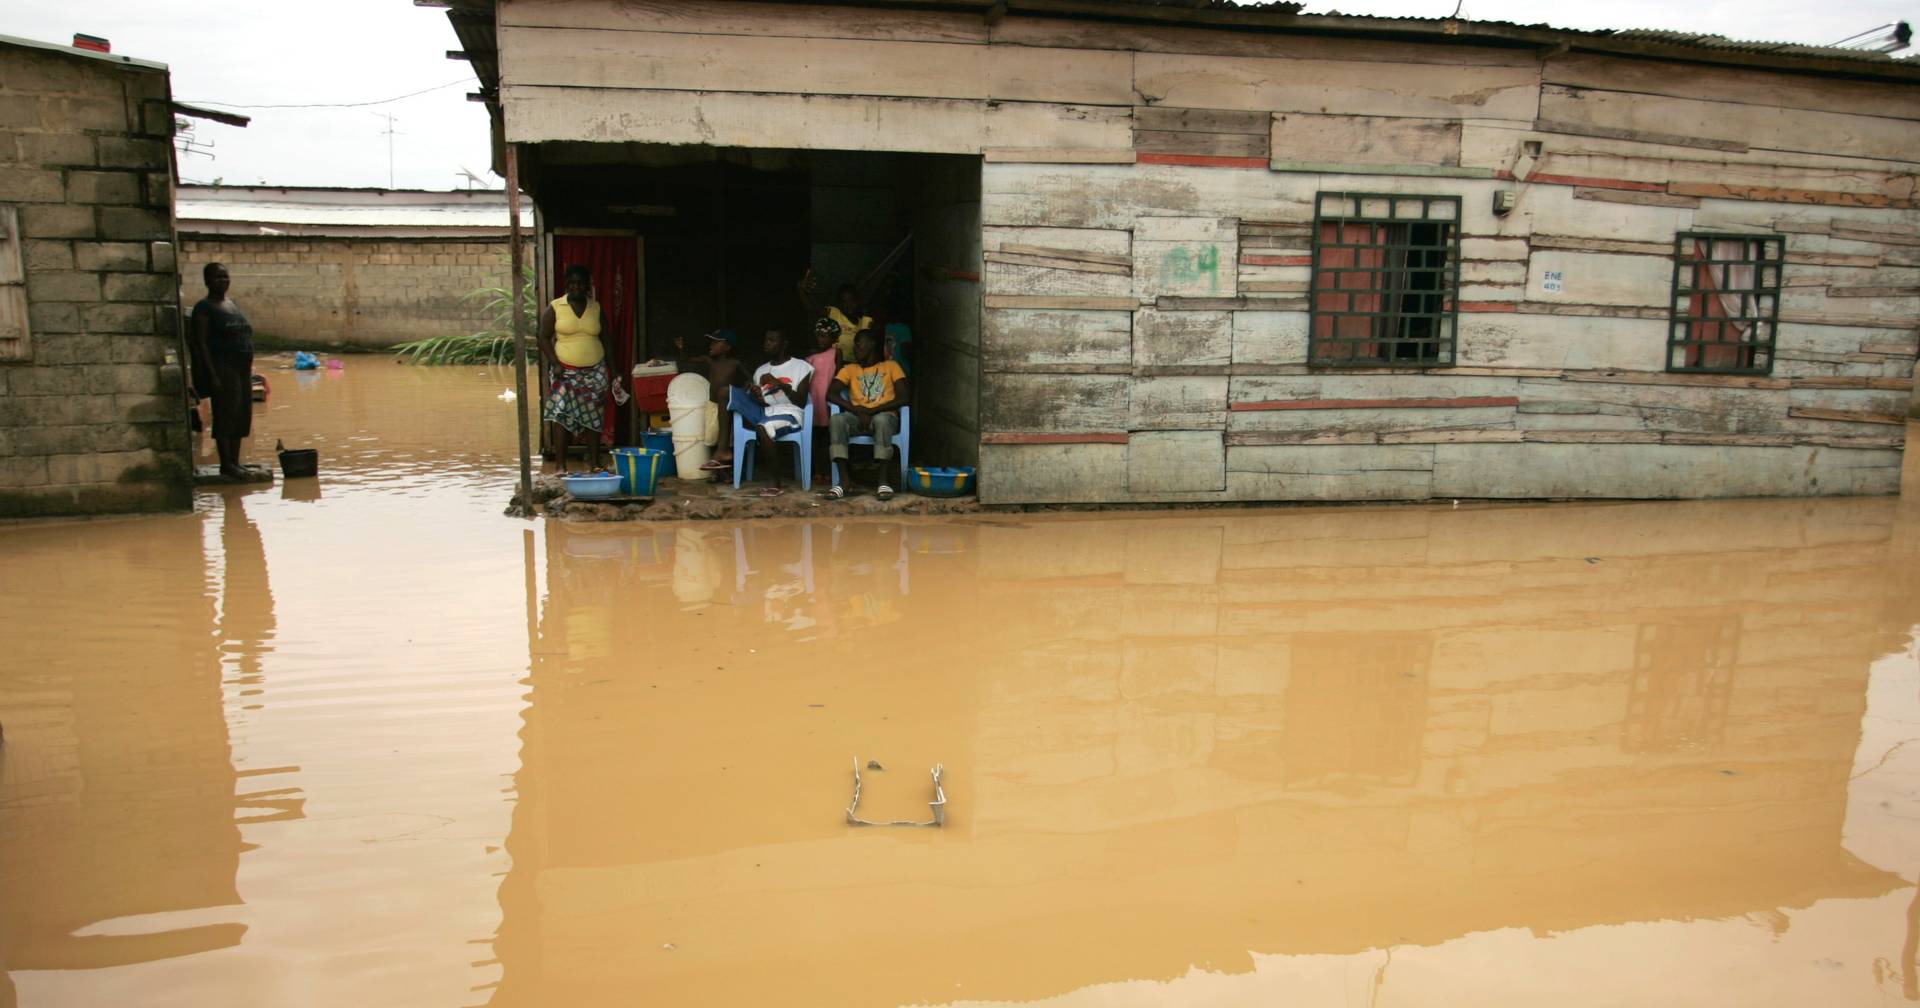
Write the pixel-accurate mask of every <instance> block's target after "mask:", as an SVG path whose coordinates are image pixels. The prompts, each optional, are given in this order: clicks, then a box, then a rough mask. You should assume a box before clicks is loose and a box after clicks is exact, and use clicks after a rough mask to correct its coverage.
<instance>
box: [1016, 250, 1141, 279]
mask: <svg viewBox="0 0 1920 1008" xmlns="http://www.w3.org/2000/svg"><path fill="white" fill-rule="evenodd" d="M983 258H985V259H986V261H987V262H990V263H1000V264H1002V265H1006V266H1038V267H1041V268H1043V269H1058V270H1073V271H1076V272H1080V273H1107V274H1111V275H1113V276H1132V275H1133V266H1132V265H1131V264H1129V265H1126V266H1115V265H1112V264H1110V263H1100V262H1088V261H1086V260H1084V259H1064V258H1059V257H1056V256H1037V255H1021V254H1017V253H1011V252H987V253H984V255H983Z"/></svg>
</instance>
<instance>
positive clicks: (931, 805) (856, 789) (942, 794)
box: [847, 756, 947, 828]
mask: <svg viewBox="0 0 1920 1008" xmlns="http://www.w3.org/2000/svg"><path fill="white" fill-rule="evenodd" d="M945 768H946V764H944V763H936V764H934V767H933V800H932V801H930V802H928V803H927V808H928V809H929V810H931V811H932V813H933V818H932V819H929V820H927V821H926V822H914V821H912V820H910V819H895V820H893V821H892V822H874V821H872V820H870V819H862V818H860V757H858V756H855V757H854V758H853V801H851V802H849V803H848V804H847V825H849V826H930V827H936V828H937V827H940V826H945V825H946V824H947V792H946V789H945V788H942V787H941V786H940V772H941V771H942V770H944V769H945Z"/></svg>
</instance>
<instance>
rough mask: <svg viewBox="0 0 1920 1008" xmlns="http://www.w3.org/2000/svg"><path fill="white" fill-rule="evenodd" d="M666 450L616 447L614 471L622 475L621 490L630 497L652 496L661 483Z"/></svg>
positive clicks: (667, 456) (614, 451)
mask: <svg viewBox="0 0 1920 1008" xmlns="http://www.w3.org/2000/svg"><path fill="white" fill-rule="evenodd" d="M670 457H671V456H669V455H667V453H666V452H662V451H654V450H653V449H651V448H615V449H614V450H613V471H614V472H615V473H617V474H619V476H620V492H621V493H622V494H624V495H626V496H628V497H651V496H653V494H654V490H655V488H656V487H657V486H658V485H659V483H660V477H661V476H662V475H663V473H662V472H661V470H662V468H663V467H664V460H665V459H667V458H670Z"/></svg>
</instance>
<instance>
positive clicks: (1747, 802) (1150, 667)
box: [492, 500, 1920, 1005]
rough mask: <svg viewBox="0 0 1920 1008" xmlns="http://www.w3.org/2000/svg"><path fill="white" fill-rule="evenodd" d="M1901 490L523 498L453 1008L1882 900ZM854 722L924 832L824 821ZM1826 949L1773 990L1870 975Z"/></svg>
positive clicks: (997, 984) (1292, 951)
mask: <svg viewBox="0 0 1920 1008" xmlns="http://www.w3.org/2000/svg"><path fill="white" fill-rule="evenodd" d="M1905 520H1907V521H1910V520H1911V517H1910V516H1908V518H1907V519H1905ZM1902 523H1903V519H1902V514H1901V510H1900V505H1899V502H1897V501H1892V500H1831V501H1818V502H1798V501H1741V502H1698V503H1674V504H1653V505H1633V506H1569V507H1556V508H1506V509H1484V510H1475V511H1458V512H1455V511H1440V510H1424V509H1388V510H1355V511H1337V512H1289V513H1270V514H1263V515H1249V514H1231V515H1219V516H1213V515H1208V516H1171V515H1156V516H1151V517H1141V518H1117V519H1046V520H1028V521H1014V520H986V521H978V522H974V523H970V524H966V525H955V524H948V523H942V524H920V523H913V522H908V523H882V522H875V523H839V524H835V523H795V524H785V525H781V524H761V525H756V526H754V527H752V528H748V529H739V530H734V529H727V528H708V527H684V526H683V527H673V528H669V529H655V530H641V531H629V530H608V529H605V528H600V527H592V528H574V527H568V526H562V525H556V526H553V527H552V528H551V529H550V531H549V538H548V544H549V548H548V553H547V557H546V562H547V567H546V576H545V581H544V584H545V590H544V593H543V594H544V598H543V599H542V600H541V601H540V608H541V616H540V624H539V626H540V633H539V635H538V637H537V639H536V642H535V644H534V674H533V679H532V693H531V703H530V706H529V707H528V709H527V712H526V719H527V727H526V739H527V747H526V749H525V750H524V752H523V767H522V769H521V771H520V773H519V774H518V775H516V786H517V789H518V791H519V794H520V797H521V801H520V804H519V806H518V808H517V809H516V813H515V820H514V829H513V832H512V834H511V835H510V837H509V840H508V846H509V852H510V853H511V854H512V855H513V861H514V867H513V869H512V871H511V872H510V873H509V875H508V878H507V880H506V881H505V882H504V883H503V885H502V887H501V902H502V907H503V910H504V911H505V918H504V922H503V924H502V927H501V931H500V936H499V940H498V942H497V943H496V950H497V954H498V956H499V958H500V959H501V961H502V963H503V967H504V976H503V979H502V983H501V985H500V987H499V988H498V989H497V990H496V991H495V992H494V996H493V1000H492V1003H494V1004H502V1005H511V1004H539V1003H553V1002H555V1001H558V1002H561V1003H566V1002H581V1003H585V1002H590V1001H593V1000H594V999H596V998H598V997H604V996H605V995H606V993H607V992H609V991H615V990H631V989H646V990H649V991H653V992H658V994H659V996H660V997H661V998H662V999H663V1000H665V1001H669V1002H672V1001H679V1000H684V999H697V1000H700V1001H702V1002H703V1003H742V1004H744V1003H766V1002H770V1001H793V1002H797V1003H838V1004H904V1003H922V1002H926V1001H944V1000H948V999H949V998H957V999H964V1000H973V999H982V1000H985V1001H992V1002H1000V1001H1025V1000H1029V999H1034V998H1048V997H1056V996H1063V995H1065V994H1066V993H1067V992H1072V991H1076V990H1081V989H1083V988H1084V989H1087V990H1088V991H1089V992H1091V991H1096V990H1097V991H1098V992H1099V995H1098V997H1099V998H1107V997H1117V996H1120V994H1121V993H1123V989H1122V988H1116V987H1115V986H1114V984H1113V982H1114V981H1118V980H1122V979H1140V980H1155V981H1171V980H1176V979H1179V978H1191V977H1192V976H1195V975H1197V974H1194V973H1193V972H1192V971H1195V970H1198V971H1201V973H1202V974H1204V975H1207V976H1220V977H1227V976H1233V975H1245V976H1246V977H1247V982H1249V983H1269V984H1271V985H1270V986H1267V987H1258V988H1235V989H1239V990H1240V991H1241V994H1240V995H1236V996H1247V995H1250V994H1251V993H1252V991H1253V990H1256V989H1257V990H1260V991H1264V992H1266V993H1267V994H1272V995H1275V996H1279V995H1282V994H1286V995H1293V994H1298V993H1299V991H1300V989H1301V988H1298V987H1296V986H1294V985H1292V984H1291V982H1290V981H1274V980H1273V974H1272V970H1271V969H1270V966H1271V964H1272V963H1273V962H1276V961H1285V962H1288V963H1297V962H1300V961H1306V960H1312V959H1314V958H1315V957H1321V958H1325V957H1328V956H1334V957H1343V958H1341V960H1340V961H1343V962H1346V961H1349V960H1350V959H1351V957H1354V956H1359V957H1361V958H1362V959H1363V960H1364V959H1365V958H1366V957H1367V956H1370V955H1373V954H1374V952H1373V950H1382V949H1389V950H1391V949H1399V950H1405V949H1406V948H1408V947H1427V948H1429V949H1452V948H1454V947H1455V946H1456V945H1459V944H1460V943H1466V944H1467V945H1473V943H1474V942H1477V941H1479V940H1480V939H1479V938H1477V937H1474V936H1479V935H1488V934H1491V935H1504V934H1509V933H1521V934H1531V935H1534V936H1545V935H1552V934H1562V933H1578V934H1581V935H1585V934H1588V933H1596V932H1595V929H1599V930H1601V931H1604V929H1600V928H1599V926H1602V925H1620V924H1635V925H1636V926H1638V927H1641V928H1643V929H1648V933H1649V938H1648V940H1650V941H1657V940H1658V939H1655V938H1654V937H1653V936H1652V933H1651V929H1653V928H1654V927H1655V925H1652V924H1641V923H1639V922H1658V921H1673V922H1687V921H1696V922H1706V921H1718V920H1738V919H1742V918H1745V917H1747V916H1750V915H1751V916H1755V917H1759V918H1767V917H1768V915H1771V917H1772V918H1777V920H1778V924H1777V926H1778V927H1780V928H1788V927H1789V922H1790V921H1793V920H1795V919H1806V920H1811V919H1813V918H1814V917H1815V916H1817V915H1818V914H1821V913H1826V912H1828V911H1827V909H1825V908H1828V907H1830V906H1832V905H1844V906H1854V907H1861V908H1871V907H1878V906H1880V905H1881V903H1880V901H1881V900H1882V899H1884V898H1894V899H1897V900H1898V902H1899V905H1900V907H1901V908H1902V909H1904V908H1905V907H1906V905H1907V904H1908V902H1909V895H1908V893H1907V892H1906V888H1907V886H1909V885H1910V882H1908V881H1906V880H1904V879H1903V878H1902V877H1901V876H1900V875H1899V874H1897V873H1896V871H1905V870H1908V869H1907V867H1906V866H1904V865H1901V866H1898V868H1897V869H1894V868H1891V867H1890V866H1883V865H1878V864H1874V863H1868V862H1863V861H1862V860H1861V859H1860V858H1859V857H1857V856H1856V855H1854V854H1853V853H1852V852H1851V851H1850V849H1849V848H1848V847H1847V846H1846V845H1845V844H1844V843H1843V823H1844V822H1845V821H1846V819H1847V816H1848V809H1849V777H1850V775H1851V774H1852V773H1853V770H1854V760H1855V755H1856V747H1857V746H1858V744H1859V742H1860V738H1861V736H1860V725H1861V721H1862V718H1863V716H1864V715H1865V713H1866V698H1867V691H1868V683H1869V675H1870V672H1869V670H1870V667H1871V666H1872V665H1873V663H1874V662H1875V660H1876V659H1879V658H1881V657H1882V656H1885V655H1887V654H1889V653H1893V652H1899V651H1902V650H1903V649H1905V648H1906V646H1907V642H1908V639H1909V635H1910V632H1911V630H1912V628H1913V626H1914V625H1915V623H1916V621H1920V601H1916V595H1917V593H1916V592H1915V590H1914V589H1915V588H1916V581H1915V574H1914V572H1913V567H1914V564H1913V560H1914V557H1913V556H1912V554H1911V548H1910V547H1903V548H1900V549H1896V548H1895V529H1896V525H1897V524H1902ZM1660 529H1685V530H1687V533H1686V534H1685V535H1684V536H1678V535H1671V534H1653V533H1654V530H1660ZM635 668H637V669H638V672H637V673H636V672H633V671H630V670H632V669H635ZM1914 699H1916V698H1915V697H1908V698H1907V701H1908V703H1909V705H1911V702H1912V701H1913V700H1914ZM1908 712H1909V713H1911V706H1909V708H1908ZM856 754H858V755H862V756H867V755H876V756H881V757H883V759H884V760H885V762H886V763H887V765H888V766H890V767H896V768H898V769H903V770H906V771H908V773H905V774H900V775H898V776H893V777H882V778H880V779H881V780H882V781H884V782H885V785H883V789H881V790H878V795H879V796H880V800H882V801H884V800H887V798H886V797H885V796H886V795H887V794H889V793H891V794H892V798H893V800H895V801H896V802H897V803H898V811H900V812H902V813H903V814H910V813H911V812H912V811H913V806H914V803H915V802H924V800H925V799H924V796H923V795H921V794H919V789H918V788H917V787H916V785H915V784H913V783H911V782H910V781H911V778H910V776H909V774H911V773H913V772H914V768H918V767H921V766H923V765H928V764H931V763H932V762H935V761H944V762H945V763H946V764H947V766H948V768H949V771H950V777H949V789H950V793H951V794H952V795H953V796H954V804H953V806H952V811H951V818H950V826H949V828H948V829H947V830H945V831H942V832H941V833H938V834H918V833H915V834H907V833H875V834H849V833H847V832H846V831H845V830H844V828H843V827H842V826H841V825H840V823H839V820H838V810H839V808H840V807H841V806H842V805H844V803H845V800H846V794H845V790H846V787H847V781H846V778H845V770H844V768H845V766H846V761H847V759H848V757H849V756H852V755H856ZM886 785H891V786H890V787H888V786H886ZM868 794H869V798H868V800H873V796H875V795H876V789H875V788H874V786H873V785H872V784H870V785H869V792H868ZM863 805H864V802H863ZM875 811H876V813H879V812H881V811H882V810H875ZM886 811H887V812H889V813H890V812H891V811H893V810H886ZM1857 912H1858V913H1862V914H1869V915H1870V913H1871V911H1869V910H1867V909H1862V910H1859V911H1857ZM1900 923H1901V925H1902V926H1901V927H1900V928H1898V929H1897V930H1896V931H1894V932H1892V933H1891V934H1892V941H1891V942H1889V944H1893V945H1898V943H1899V941H1900V939H1902V938H1904V937H1905V935H1906V932H1907V931H1908V930H1909V929H1907V928H1906V927H1904V921H1901V922H1900ZM1700 926H1702V927H1704V926H1705V925H1700ZM1855 926H1858V925H1855ZM1809 929H1811V931H1812V932H1813V933H1815V934H1820V933H1826V934H1831V933H1832V931H1831V930H1827V931H1823V930H1822V929H1821V928H1820V927H1819V926H1815V925H1811V924H1803V926H1802V930H1803V932H1805V931H1808V930H1809ZM1571 940H1572V939H1569V941H1571ZM1582 940H1584V939H1582ZM1708 945H1709V946H1711V948H1709V949H1708V951H1707V952H1706V953H1705V954H1706V955H1707V956H1708V958H1712V956H1713V955H1716V954H1717V955H1720V956H1722V957H1723V958H1724V957H1726V956H1734V957H1736V958H1737V957H1738V956H1739V955H1744V954H1747V953H1744V952H1740V951H1738V949H1739V948H1741V947H1742V946H1741V942H1739V941H1732V940H1726V939H1720V940H1718V941H1717V944H1716V943H1714V942H1709V943H1708ZM1391 954H1392V953H1389V955H1390V956H1391ZM1448 954H1454V955H1462V954H1464V955H1467V956H1469V957H1471V956H1472V955H1475V954H1478V953H1477V952H1473V951H1471V950H1470V951H1468V952H1465V953H1448ZM1903 954H1904V953H1903ZM1401 955H1402V956H1403V959H1404V958H1405V957H1406V956H1407V955H1408V953H1406V952H1404V951H1402V952H1401ZM1276 957H1278V958H1277V959H1276ZM1415 958H1416V961H1417V957H1415ZM1522 958H1523V959H1525V958H1526V957H1525V956H1523V957H1522ZM1882 958H1883V959H1886V958H1887V957H1886V956H1883V957H1882ZM1908 959H1909V960H1910V959H1911V956H1910V955H1909V956H1908ZM1836 961H1838V960H1836ZM1889 961H1890V960H1889ZM743 963H752V964H754V968H751V969H741V968H740V965H741V964H743ZM1448 968H1449V969H1452V968H1453V967H1448ZM1508 968H1511V969H1515V970H1519V971H1522V972H1525V971H1526V970H1527V969H1528V968H1529V966H1528V965H1527V963H1524V962H1523V963H1516V964H1514V965H1513V966H1511V967H1508ZM1423 969H1424V967H1422V966H1417V965H1416V966H1402V967H1401V972H1402V973H1408V974H1409V975H1411V976H1418V975H1419V974H1420V971H1421V970H1423ZM1825 970H1826V967H1824V966H1823V967H1819V968H1818V969H1815V968H1814V967H1808V968H1807V969H1806V970H1804V971H1798V972H1796V971H1794V970H1793V969H1791V968H1786V969H1785V972H1786V973H1788V974H1791V975H1792V976H1793V978H1794V981H1795V983H1797V984H1798V985H1799V986H1798V987H1797V988H1796V987H1795V986H1794V984H1788V985H1786V988H1783V989H1802V990H1809V991H1829V990H1848V989H1852V990H1860V989H1863V988H1864V987H1867V986H1875V985H1881V981H1882V980H1883V979H1888V978H1894V977H1896V975H1897V974H1899V973H1900V971H1899V969H1898V968H1897V967H1895V966H1891V965H1887V964H1885V963H1883V964H1882V965H1880V966H1878V967H1875V966H1871V965H1870V964H1869V963H1868V962H1866V961H1864V960H1862V959H1860V958H1858V957H1857V956H1853V957H1849V960H1848V964H1847V965H1846V966H1845V968H1844V976H1841V977H1834V976H1830V975H1826V973H1825V972H1823V971H1825ZM1379 971H1380V975H1379V983H1381V984H1386V983H1388V982H1389V981H1388V980H1387V977H1388V972H1387V971H1386V970H1385V966H1384V964H1381V965H1380V968H1379ZM1660 979H1661V983H1663V984H1664V985H1665V987H1663V988H1661V989H1664V990H1666V991H1668V992H1669V993H1670V994H1671V993H1672V992H1674V991H1676V990H1679V991H1687V990H1693V988H1692V987H1690V986H1689V984H1690V983H1692V982H1693V980H1691V979H1689V978H1687V977H1678V978H1676V977H1673V976H1664V975H1663V976H1662V977H1661V978H1660ZM1697 979H1699V980H1700V981H1701V982H1703V983H1704V982H1705V981H1706V975H1705V974H1704V973H1702V974H1699V975H1698V977H1697ZM1779 980H1780V976H1779V975H1778V973H1777V972H1776V973H1775V974H1770V975H1767V976H1765V977H1758V978H1756V979H1755V980H1754V981H1752V982H1751V983H1750V984H1749V985H1748V986H1747V987H1745V988H1741V989H1748V990H1751V991H1753V992H1754V993H1755V994H1757V995H1761V997H1760V1000H1761V1001H1763V1002H1765V1001H1770V1000H1773V999H1774V998H1773V996H1772V995H1770V994H1769V984H1772V983H1777V982H1778V981H1779ZM1892 982H1893V985H1894V989H1902V988H1901V984H1903V983H1904V980H1899V979H1894V980H1893V981H1892ZM1183 983H1186V984H1187V986H1185V987H1182V988H1180V989H1183V990H1186V991H1188V994H1187V995H1183V996H1182V997H1183V998H1184V997H1188V996H1191V997H1193V998H1194V1000H1196V1001H1206V1000H1208V997H1207V996H1205V995H1204V991H1205V990H1207V989H1211V988H1208V987H1206V986H1205V985H1204V984H1199V983H1198V982H1197V981H1192V980H1191V979H1189V980H1187V981H1183ZM1629 986H1630V985H1629ZM1736 986H1738V985H1736ZM1603 987H1604V985H1603ZM1149 989H1155V988H1149ZM1397 989H1401V990H1406V989H1407V988H1397ZM1167 993H1168V992H1167V990H1164V989H1163V990H1162V994H1163V995H1166V994H1167ZM1376 993H1377V991H1376ZM1621 993H1622V991H1621V990H1617V989H1616V990H1614V994H1616V995H1618V994H1621ZM1697 993H1698V994H1699V995H1700V997H1702V998H1709V999H1711V998H1717V997H1720V996H1723V995H1724V994H1725V993H1726V989H1725V985H1724V983H1722V982H1721V981H1719V980H1716V981H1715V983H1714V985H1710V986H1707V987H1701V988H1699V990H1698V991H1697ZM1089 997H1092V995H1091V993H1090V994H1089ZM1673 997H1674V998H1675V999H1677V1000H1680V1001H1686V1000H1688V998H1687V997H1684V996H1681V995H1678V994H1674V995H1673ZM1598 999H1599V1000H1606V997H1604V996H1602V997H1600V998H1598ZM1069 1000H1072V999H1069ZM1416 1000H1419V999H1416ZM1075 1003H1078V1002H1075ZM1099 1003H1102V1004H1105V1003H1107V1002H1106V1001H1104V1000H1101V1001H1099ZM1116 1003H1117V1002H1116ZM1128 1003H1132V1002H1128ZM1139 1003H1143V1004H1148V1003H1165V1002H1164V1001H1158V1000H1156V999H1154V998H1152V997H1147V998H1144V999H1142V1000H1140V1001H1139ZM1440 1003H1444V1002H1440Z"/></svg>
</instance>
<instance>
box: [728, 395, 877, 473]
mask: <svg viewBox="0 0 1920 1008" xmlns="http://www.w3.org/2000/svg"><path fill="white" fill-rule="evenodd" d="M827 410H828V413H827V415H828V416H832V415H833V414H835V413H838V412H840V407H839V406H838V405H836V404H834V403H828V404H827ZM912 440H913V407H911V406H902V407H900V432H899V433H898V434H895V435H894V436H893V453H894V454H895V455H897V456H899V458H900V484H899V486H897V487H895V489H905V488H906V486H907V445H908V444H909V443H910V442H911V441H912ZM847 443H848V444H850V445H857V444H863V445H870V444H872V443H873V435H871V434H855V435H854V436H852V437H850V438H848V439H847ZM734 457H735V458H739V457H740V456H738V455H735V456H734ZM833 484H834V486H846V484H845V483H842V482H841V481H840V461H839V460H838V459H835V460H834V463H833Z"/></svg>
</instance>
